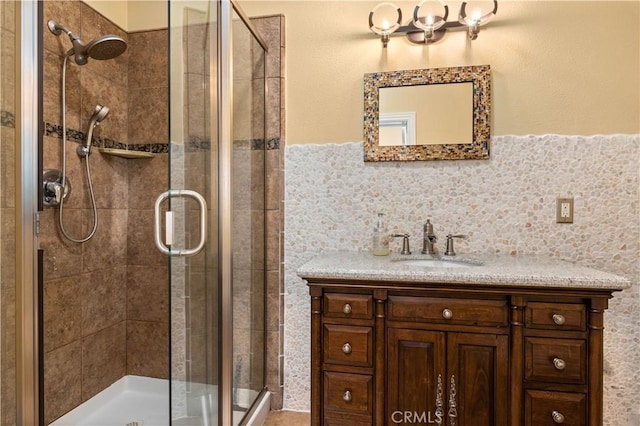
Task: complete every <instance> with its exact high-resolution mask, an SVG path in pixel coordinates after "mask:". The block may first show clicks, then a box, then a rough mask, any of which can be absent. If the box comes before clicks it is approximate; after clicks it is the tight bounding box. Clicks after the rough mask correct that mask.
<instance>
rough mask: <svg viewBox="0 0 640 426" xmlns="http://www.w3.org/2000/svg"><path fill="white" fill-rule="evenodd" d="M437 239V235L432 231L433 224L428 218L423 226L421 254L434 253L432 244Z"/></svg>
mask: <svg viewBox="0 0 640 426" xmlns="http://www.w3.org/2000/svg"><path fill="white" fill-rule="evenodd" d="M436 241H438V237H437V236H436V235H435V234H434V233H433V224H432V223H431V220H430V219H427V222H426V223H425V224H424V227H423V239H422V254H429V255H433V254H435V253H436V252H435V248H434V244H435V243H436Z"/></svg>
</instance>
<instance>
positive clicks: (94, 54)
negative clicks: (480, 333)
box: [47, 20, 127, 65]
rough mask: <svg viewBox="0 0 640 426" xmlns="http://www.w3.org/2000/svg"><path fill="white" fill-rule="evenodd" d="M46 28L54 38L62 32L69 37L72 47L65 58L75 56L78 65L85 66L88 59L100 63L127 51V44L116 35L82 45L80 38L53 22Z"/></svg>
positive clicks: (99, 38) (95, 39)
mask: <svg viewBox="0 0 640 426" xmlns="http://www.w3.org/2000/svg"><path fill="white" fill-rule="evenodd" d="M47 26H48V27H49V31H51V32H52V33H53V34H55V35H56V36H59V35H60V34H62V33H63V32H64V33H65V34H66V35H68V36H69V40H71V44H72V45H73V47H72V48H71V49H69V51H68V52H67V56H71V55H75V57H74V59H75V61H76V64H78V65H84V64H86V63H87V62H88V58H92V59H97V60H101V61H103V60H106V59H113V58H115V57H118V56H120V55H122V54H123V53H124V51H125V50H127V42H125V41H124V40H123V39H122V38H120V37H118V36H117V35H113V34H109V35H104V36H100V37H96V38H94V39H93V40H91V41H90V42H89V43H87V44H84V43H83V42H82V40H80V37H78V36H77V35H75V34H73V33H72V32H71V30H69V29H68V28H66V27H64V26H62V25H60V24H58V23H57V22H55V21H52V20H49V21H48V22H47Z"/></svg>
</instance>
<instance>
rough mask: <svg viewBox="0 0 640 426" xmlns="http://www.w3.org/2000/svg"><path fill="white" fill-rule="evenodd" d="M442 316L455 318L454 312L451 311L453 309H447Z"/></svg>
mask: <svg viewBox="0 0 640 426" xmlns="http://www.w3.org/2000/svg"><path fill="white" fill-rule="evenodd" d="M442 318H444V319H448V320H449V319H451V318H453V312H452V311H451V309H445V310H443V311H442Z"/></svg>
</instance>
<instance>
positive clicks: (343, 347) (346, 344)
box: [342, 343, 351, 355]
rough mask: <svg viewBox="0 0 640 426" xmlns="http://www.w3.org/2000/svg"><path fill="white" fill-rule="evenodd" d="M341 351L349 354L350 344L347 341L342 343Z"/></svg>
mask: <svg viewBox="0 0 640 426" xmlns="http://www.w3.org/2000/svg"><path fill="white" fill-rule="evenodd" d="M342 353H345V354H347V355H349V354H350V353H351V345H350V344H348V343H345V344H344V345H342Z"/></svg>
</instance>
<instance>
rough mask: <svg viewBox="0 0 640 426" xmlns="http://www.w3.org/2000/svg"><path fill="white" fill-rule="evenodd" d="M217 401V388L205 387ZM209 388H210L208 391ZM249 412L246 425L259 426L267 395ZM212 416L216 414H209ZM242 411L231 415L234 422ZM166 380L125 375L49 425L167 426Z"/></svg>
mask: <svg viewBox="0 0 640 426" xmlns="http://www.w3.org/2000/svg"><path fill="white" fill-rule="evenodd" d="M208 388H209V389H210V391H212V394H211V396H212V397H214V398H217V386H211V387H208ZM211 388H213V389H211ZM266 401H267V403H266V404H265V403H264V401H261V403H259V409H258V410H256V412H254V413H252V414H253V415H252V416H251V418H250V419H249V421H248V423H247V424H249V425H262V424H263V423H264V420H265V419H266V415H267V413H268V412H269V404H268V401H269V399H268V395H267V398H266ZM211 414H212V415H214V416H216V415H217V412H214V413H211ZM245 414H246V410H243V411H235V410H234V412H233V417H234V423H237V422H238V421H239V420H240V419H241V418H243V417H244V415H245ZM169 416H170V414H169V381H168V380H165V379H154V378H151V377H142V376H125V377H123V378H121V379H120V380H118V381H117V382H115V383H114V384H112V385H111V386H109V387H108V388H106V389H104V390H103V391H102V392H100V393H98V394H97V395H95V396H94V397H92V398H91V399H89V400H87V401H85V402H84V403H83V404H81V405H79V406H78V407H76V408H74V409H73V410H71V411H70V412H68V413H67V414H65V415H64V416H62V417H60V418H59V419H57V420H55V421H54V422H53V423H50V425H49V426H170V425H171V422H170V420H169ZM175 424H176V425H180V426H183V425H184V426H200V425H202V420H201V419H200V418H199V417H192V418H182V419H176V420H175Z"/></svg>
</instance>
